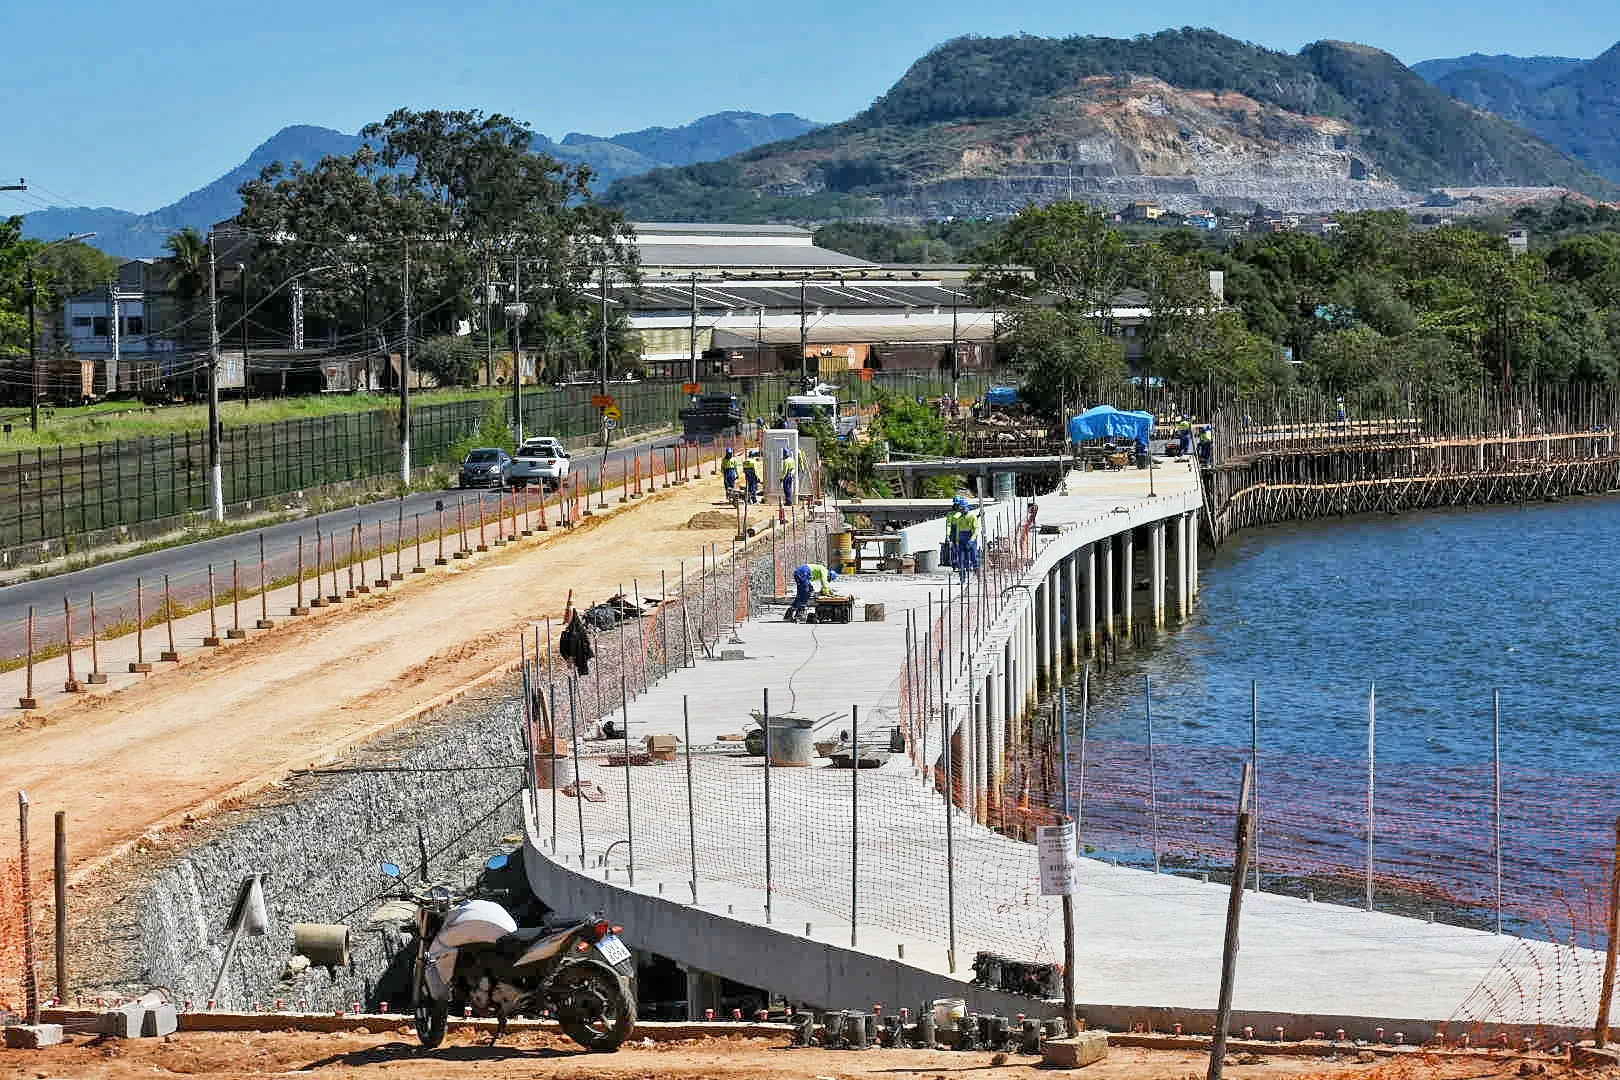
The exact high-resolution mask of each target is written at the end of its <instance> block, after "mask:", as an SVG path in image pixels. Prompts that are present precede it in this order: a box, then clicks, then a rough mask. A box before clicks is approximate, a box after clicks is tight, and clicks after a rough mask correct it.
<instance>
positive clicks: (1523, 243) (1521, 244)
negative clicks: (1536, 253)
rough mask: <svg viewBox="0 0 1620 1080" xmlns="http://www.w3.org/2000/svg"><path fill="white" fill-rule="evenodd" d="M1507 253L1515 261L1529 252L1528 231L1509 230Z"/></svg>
mask: <svg viewBox="0 0 1620 1080" xmlns="http://www.w3.org/2000/svg"><path fill="white" fill-rule="evenodd" d="M1507 243H1508V253H1509V254H1511V255H1512V256H1513V257H1514V258H1515V259H1517V258H1518V257H1519V256H1520V255H1524V254H1527V253H1529V251H1530V230H1528V229H1509V230H1508V234H1507Z"/></svg>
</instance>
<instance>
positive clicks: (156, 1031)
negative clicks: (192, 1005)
mask: <svg viewBox="0 0 1620 1080" xmlns="http://www.w3.org/2000/svg"><path fill="white" fill-rule="evenodd" d="M179 1030H180V1013H179V1010H177V1009H176V1008H175V1007H174V1003H173V1002H169V1001H165V1002H161V1003H160V1004H157V1005H149V1006H147V1009H146V1015H145V1016H143V1017H142V1018H141V1034H142V1035H144V1036H146V1037H147V1038H148V1039H155V1038H158V1037H160V1036H163V1035H173V1034H174V1033H175V1032H176V1031H179Z"/></svg>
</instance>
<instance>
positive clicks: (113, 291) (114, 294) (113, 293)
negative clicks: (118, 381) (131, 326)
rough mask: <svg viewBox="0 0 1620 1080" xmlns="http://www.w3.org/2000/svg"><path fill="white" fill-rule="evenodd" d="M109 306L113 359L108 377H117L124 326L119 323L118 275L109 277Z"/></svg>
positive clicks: (109, 365)
mask: <svg viewBox="0 0 1620 1080" xmlns="http://www.w3.org/2000/svg"><path fill="white" fill-rule="evenodd" d="M107 300H108V307H109V309H110V310H111V311H112V325H111V326H110V327H109V328H108V329H109V331H110V332H111V335H112V360H111V361H110V362H109V363H108V364H107V377H108V378H109V379H114V378H116V377H117V375H116V373H117V371H118V364H119V361H120V360H122V359H123V327H122V326H120V325H119V317H120V316H121V315H122V312H121V311H120V310H119V308H120V305H119V303H118V277H117V276H116V275H114V276H113V277H111V278H108V279H107Z"/></svg>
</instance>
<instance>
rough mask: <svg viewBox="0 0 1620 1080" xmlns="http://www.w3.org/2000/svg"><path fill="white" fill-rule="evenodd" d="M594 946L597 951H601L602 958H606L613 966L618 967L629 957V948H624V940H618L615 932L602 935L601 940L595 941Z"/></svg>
mask: <svg viewBox="0 0 1620 1080" xmlns="http://www.w3.org/2000/svg"><path fill="white" fill-rule="evenodd" d="M596 948H597V950H598V951H599V952H601V954H602V959H604V960H606V961H607V962H608V963H610V964H612V965H613V966H614V967H618V966H619V965H620V964H622V963H624V962H625V961H626V960H628V959H630V950H629V949H627V948H625V944H624V942H622V941H620V940H619V936H618V935H617V934H606V935H603V937H602V938H601V940H599V941H598V942H597V943H596Z"/></svg>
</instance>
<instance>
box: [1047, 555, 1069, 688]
mask: <svg viewBox="0 0 1620 1080" xmlns="http://www.w3.org/2000/svg"><path fill="white" fill-rule="evenodd" d="M1065 584H1066V583H1065V582H1064V580H1063V563H1061V562H1059V563H1058V564H1057V565H1056V566H1054V567H1052V569H1051V570H1049V571H1047V574H1046V640H1047V641H1050V642H1051V643H1052V646H1051V650H1050V652H1049V654H1048V656H1047V660H1046V666H1047V683H1046V685H1047V686H1056V685H1058V684H1059V683H1060V682H1062V681H1063V671H1064V668H1065V666H1066V665H1067V664H1072V663H1073V662H1074V659H1073V656H1072V654H1069V652H1068V650H1067V649H1066V648H1064V644H1063V613H1064V608H1065V606H1068V607H1073V606H1074V597H1073V595H1072V594H1071V595H1064V585H1065Z"/></svg>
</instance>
